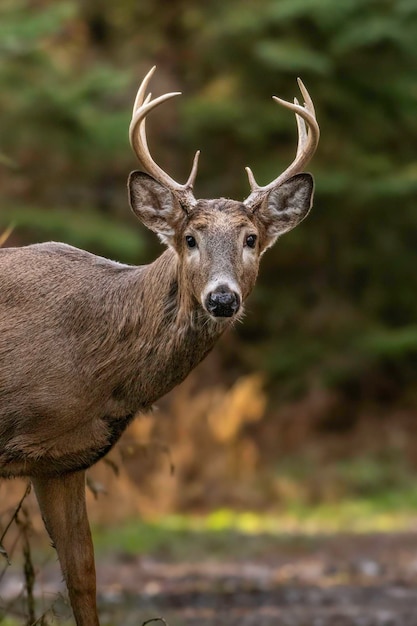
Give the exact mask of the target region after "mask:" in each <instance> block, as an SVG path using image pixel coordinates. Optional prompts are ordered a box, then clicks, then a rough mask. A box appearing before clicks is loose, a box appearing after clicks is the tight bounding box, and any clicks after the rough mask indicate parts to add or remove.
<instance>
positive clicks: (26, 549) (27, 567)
mask: <svg viewBox="0 0 417 626" xmlns="http://www.w3.org/2000/svg"><path fill="white" fill-rule="evenodd" d="M22 513H23V516H24V519H23V520H21V519H20V517H19V516H18V515H17V516H16V524H17V525H18V526H19V528H20V530H21V533H22V537H23V559H24V561H23V576H24V580H25V591H26V601H27V611H28V613H27V621H26V624H27V626H31V625H32V624H34V623H35V622H36V614H35V597H34V594H33V589H34V586H35V568H34V566H33V561H32V552H31V549H30V541H29V531H30V528H31V523H30V519H29V513H28V511H27V509H26V507H23V508H22Z"/></svg>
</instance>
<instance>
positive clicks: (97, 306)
mask: <svg viewBox="0 0 417 626" xmlns="http://www.w3.org/2000/svg"><path fill="white" fill-rule="evenodd" d="M154 71H155V67H154V68H152V69H151V70H150V71H149V73H148V74H147V75H146V76H145V78H144V79H143V81H142V83H141V85H140V87H139V90H138V92H137V96H136V99H135V103H134V107H133V114H132V120H131V123H130V128H129V138H130V143H131V146H132V148H133V151H134V152H135V154H136V156H137V158H138V160H139V162H140V163H141V165H142V167H143V170H144V171H138V170H136V171H133V172H132V173H131V174H130V175H129V178H128V196H129V201H130V206H131V209H132V210H133V212H134V214H135V215H136V216H137V217H138V218H139V220H140V221H141V222H142V223H143V224H144V225H145V226H146V227H147V228H149V229H150V230H151V231H153V232H154V233H156V234H157V235H158V237H159V238H160V240H161V241H162V242H163V244H165V250H164V252H163V253H162V254H161V255H160V256H159V257H158V258H157V259H156V260H155V261H153V262H152V263H150V264H148V265H143V266H131V265H126V264H122V263H119V262H116V261H112V260H108V259H106V258H103V257H100V256H96V255H94V254H92V253H90V252H87V251H84V250H80V249H77V248H75V247H72V246H70V245H67V244H64V243H56V242H49V243H39V244H31V245H27V246H22V247H9V248H6V247H5V248H2V249H0V478H2V479H10V478H15V477H27V478H29V479H30V481H31V483H32V485H33V488H34V492H35V494H36V498H37V500H38V503H39V507H40V511H41V514H42V518H43V521H44V524H45V527H46V530H47V532H48V534H49V536H50V538H51V540H52V543H53V546H54V547H55V549H56V551H57V555H58V559H59V562H60V566H61V569H62V572H63V576H64V580H65V584H66V587H67V590H68V594H69V599H70V603H71V608H72V612H73V615H74V618H75V622H76V624H77V626H99V618H98V612H97V603H96V574H95V561H94V551H93V543H92V537H91V530H90V525H89V520H88V516H87V509H86V493H85V483H86V470H87V469H88V468H89V467H91V466H92V465H93V464H95V463H96V462H97V461H99V459H101V458H102V457H104V456H105V455H106V454H107V452H108V451H109V450H110V449H111V448H112V447H113V446H114V445H115V443H116V442H117V441H118V440H119V438H120V437H121V435H122V433H123V432H124V430H125V429H126V428H127V426H128V425H129V423H130V422H131V421H132V420H133V419H134V417H135V416H136V415H139V414H141V413H143V412H146V411H147V410H149V409H150V407H152V405H153V404H154V403H155V402H156V401H157V400H158V399H159V398H160V397H161V396H163V395H164V394H166V393H167V392H168V391H170V390H171V389H172V388H173V387H175V386H176V385H178V384H179V383H180V382H181V381H183V380H184V379H185V378H186V376H187V375H188V373H189V372H190V371H191V370H192V369H193V368H195V367H196V365H197V364H198V363H200V361H202V359H204V357H205V356H206V355H207V354H208V352H209V351H210V350H211V349H212V348H213V346H214V344H215V343H216V341H217V340H218V339H219V338H220V336H221V335H222V334H223V333H224V332H225V331H226V330H227V329H229V328H230V327H231V326H232V325H233V324H234V323H235V322H236V321H237V320H239V319H240V318H241V317H242V314H243V310H244V303H245V300H246V299H247V297H248V295H249V294H250V292H251V291H252V289H253V287H254V284H255V281H256V278H257V274H258V268H259V262H260V258H261V256H262V255H263V253H264V252H265V251H266V250H267V249H268V248H269V247H270V246H272V245H273V244H274V243H275V241H276V240H277V238H278V237H280V236H281V235H282V234H284V233H286V232H287V231H290V230H291V229H293V228H294V227H295V226H297V225H298V224H299V223H300V222H301V221H302V220H303V219H304V218H305V217H306V216H307V214H308V213H309V211H310V208H311V206H312V198H313V191H314V182H313V178H312V176H311V174H309V173H305V172H304V171H303V170H304V167H305V165H306V164H307V163H308V162H309V161H310V160H311V158H312V156H313V154H314V153H315V151H316V148H317V144H318V141H319V136H320V131H319V126H318V123H317V120H316V114H315V111H314V106H313V102H312V99H311V97H310V95H309V93H308V91H307V89H306V88H305V86H304V85H303V83H302V82H301V80H300V79H299V80H298V84H299V87H300V91H301V93H302V96H303V98H304V104H300V103H299V102H298V100H297V99H294V102H287V101H285V100H282V99H280V98H278V97H276V96H274V100H275V101H276V102H277V103H278V104H280V105H282V106H283V107H285V108H287V109H289V110H290V111H292V112H293V113H294V114H295V117H296V122H297V128H298V145H297V151H296V156H295V158H294V160H293V162H292V163H291V164H290V165H289V167H288V168H287V169H286V170H285V171H284V172H283V173H281V174H280V175H278V176H277V177H276V178H275V179H274V180H273V181H272V182H270V183H269V184H267V185H264V186H261V185H259V184H258V183H257V182H256V180H255V177H254V174H253V173H252V170H251V169H250V168H249V167H247V168H246V172H247V176H248V180H249V185H250V194H249V195H248V197H247V198H246V199H245V200H244V201H243V202H240V201H235V200H231V199H228V198H218V199H196V198H195V197H194V193H193V187H194V183H195V179H196V175H197V169H198V159H199V154H200V152H199V151H197V152H196V154H195V157H194V161H193V164H192V168H191V173H190V175H189V178H188V180H187V182H186V183H185V184H179V183H178V182H176V181H175V180H174V179H173V178H171V176H169V175H168V174H167V173H166V172H165V171H164V170H163V169H162V168H161V167H159V165H157V163H156V162H155V161H154V160H153V158H152V156H151V153H150V151H149V148H148V142H147V136H146V126H145V124H146V118H147V116H148V114H149V113H150V112H151V111H153V110H154V109H155V108H156V107H158V106H159V105H161V104H162V103H163V102H165V101H166V100H168V99H171V98H173V97H174V96H177V95H180V92H173V93H166V94H163V95H161V96H159V97H156V98H155V99H152V95H151V94H148V95H146V94H147V90H148V85H149V82H150V80H151V77H152V75H153V73H154Z"/></svg>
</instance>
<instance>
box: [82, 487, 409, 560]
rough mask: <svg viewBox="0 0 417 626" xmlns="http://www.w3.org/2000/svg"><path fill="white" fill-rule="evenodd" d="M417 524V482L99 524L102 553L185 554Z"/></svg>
mask: <svg viewBox="0 0 417 626" xmlns="http://www.w3.org/2000/svg"><path fill="white" fill-rule="evenodd" d="M416 528H417V485H416V487H410V488H409V489H404V490H402V491H400V490H395V491H387V492H385V493H384V494H378V495H377V496H375V497H367V498H349V499H344V500H341V501H339V502H334V503H323V504H318V505H315V506H308V505H306V504H303V503H301V502H298V503H297V502H295V503H292V504H289V505H288V506H287V507H286V508H285V510H283V511H276V512H272V513H256V512H236V511H232V510H228V509H220V510H217V511H214V512H212V513H208V514H206V515H198V516H197V515H168V516H165V517H161V518H160V519H158V520H155V521H152V522H145V521H142V520H131V521H129V522H127V523H126V524H125V525H124V526H123V527H118V528H109V527H107V528H95V531H94V543H95V546H96V550H97V552H98V554H100V553H107V552H110V551H117V552H119V551H120V552H123V553H126V554H135V555H140V554H147V555H153V556H156V557H157V556H161V555H163V557H164V558H171V559H173V560H180V559H192V560H193V559H199V558H202V557H204V556H206V557H207V555H209V556H210V557H214V558H217V557H218V558H224V557H226V556H228V555H229V556H230V557H233V558H236V556H237V555H242V556H243V555H244V556H245V557H248V558H250V557H253V556H255V554H256V553H257V552H259V551H260V552H262V551H263V550H264V547H265V546H267V545H268V544H270V543H271V541H272V542H277V543H281V542H285V543H288V542H293V541H295V542H299V541H302V540H303V538H305V539H306V540H308V539H309V538H311V539H314V537H316V536H320V535H323V534H333V533H390V532H405V531H413V530H415V529H416Z"/></svg>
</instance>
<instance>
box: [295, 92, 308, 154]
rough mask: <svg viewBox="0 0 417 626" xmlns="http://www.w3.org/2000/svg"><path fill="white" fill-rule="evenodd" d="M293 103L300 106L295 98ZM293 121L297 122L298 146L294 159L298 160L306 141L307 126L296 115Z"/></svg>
mask: <svg viewBox="0 0 417 626" xmlns="http://www.w3.org/2000/svg"><path fill="white" fill-rule="evenodd" d="M294 103H295V104H298V105H299V104H300V103H299V102H298V100H297V98H294ZM295 120H296V122H297V130H298V144H297V152H296V158H298V157H299V156H300V154H301V152H302V151H303V148H304V146H305V143H306V141H307V126H306V123H305V121H304V120H303V118H302V117H300V116H299V115H298V113H296V114H295Z"/></svg>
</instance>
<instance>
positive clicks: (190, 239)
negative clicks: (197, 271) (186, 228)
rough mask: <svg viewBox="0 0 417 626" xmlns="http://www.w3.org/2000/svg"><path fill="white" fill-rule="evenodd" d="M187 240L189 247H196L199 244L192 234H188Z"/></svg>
mask: <svg viewBox="0 0 417 626" xmlns="http://www.w3.org/2000/svg"><path fill="white" fill-rule="evenodd" d="M185 241H186V242H187V246H188V247H189V248H195V247H196V245H197V242H196V240H195V239H194V237H193V236H192V235H186V236H185Z"/></svg>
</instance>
